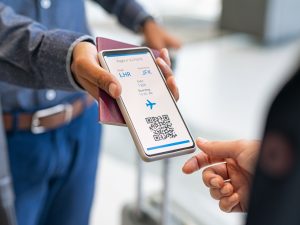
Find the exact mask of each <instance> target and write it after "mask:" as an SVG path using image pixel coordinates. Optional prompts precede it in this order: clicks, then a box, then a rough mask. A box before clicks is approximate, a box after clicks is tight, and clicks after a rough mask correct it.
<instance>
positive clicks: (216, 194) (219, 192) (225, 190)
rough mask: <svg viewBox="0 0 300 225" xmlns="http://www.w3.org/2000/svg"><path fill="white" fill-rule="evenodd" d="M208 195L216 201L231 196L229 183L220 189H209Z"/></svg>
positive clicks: (231, 190) (231, 191)
mask: <svg viewBox="0 0 300 225" xmlns="http://www.w3.org/2000/svg"><path fill="white" fill-rule="evenodd" d="M209 191H210V195H211V197H212V198H214V199H216V200H220V199H221V198H224V197H229V196H231V195H233V187H232V185H231V184H230V183H225V184H224V186H223V187H222V188H210V189H209Z"/></svg>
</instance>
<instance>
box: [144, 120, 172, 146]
mask: <svg viewBox="0 0 300 225" xmlns="http://www.w3.org/2000/svg"><path fill="white" fill-rule="evenodd" d="M146 122H147V124H149V129H150V131H151V132H152V133H153V138H154V140H155V141H161V140H165V139H167V138H175V137H177V134H176V133H175V130H174V128H173V125H172V123H171V121H170V118H169V116H168V115H162V116H152V117H147V118H146Z"/></svg>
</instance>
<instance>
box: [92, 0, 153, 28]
mask: <svg viewBox="0 0 300 225" xmlns="http://www.w3.org/2000/svg"><path fill="white" fill-rule="evenodd" d="M94 1H95V2H97V3H98V4H100V5H101V6H102V7H103V8H104V9H105V10H106V11H107V12H109V13H111V14H114V15H116V16H117V18H118V20H119V22H120V23H121V24H122V25H124V26H125V27H127V28H129V29H131V30H132V31H134V32H139V30H140V26H141V24H143V22H144V21H145V20H147V19H149V18H153V17H152V16H151V15H150V14H149V13H148V12H147V11H146V10H144V9H143V7H142V6H141V5H140V4H139V3H138V2H136V1H135V0H94Z"/></svg>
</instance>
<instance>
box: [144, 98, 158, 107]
mask: <svg viewBox="0 0 300 225" xmlns="http://www.w3.org/2000/svg"><path fill="white" fill-rule="evenodd" d="M155 105H156V103H155V102H151V101H150V100H148V99H147V103H146V106H147V107H150V109H151V110H152V109H153V106H155Z"/></svg>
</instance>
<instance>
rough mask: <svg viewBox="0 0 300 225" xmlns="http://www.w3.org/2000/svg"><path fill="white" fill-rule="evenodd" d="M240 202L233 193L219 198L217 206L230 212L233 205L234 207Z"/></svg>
mask: <svg viewBox="0 0 300 225" xmlns="http://www.w3.org/2000/svg"><path fill="white" fill-rule="evenodd" d="M239 202H240V199H239V195H238V194H237V193H234V194H233V195H231V196H229V197H224V198H221V200H220V202H219V207H220V209H221V210H222V211H224V212H228V213H229V212H231V211H232V210H233V208H234V207H236V206H237V205H238V204H239Z"/></svg>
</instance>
